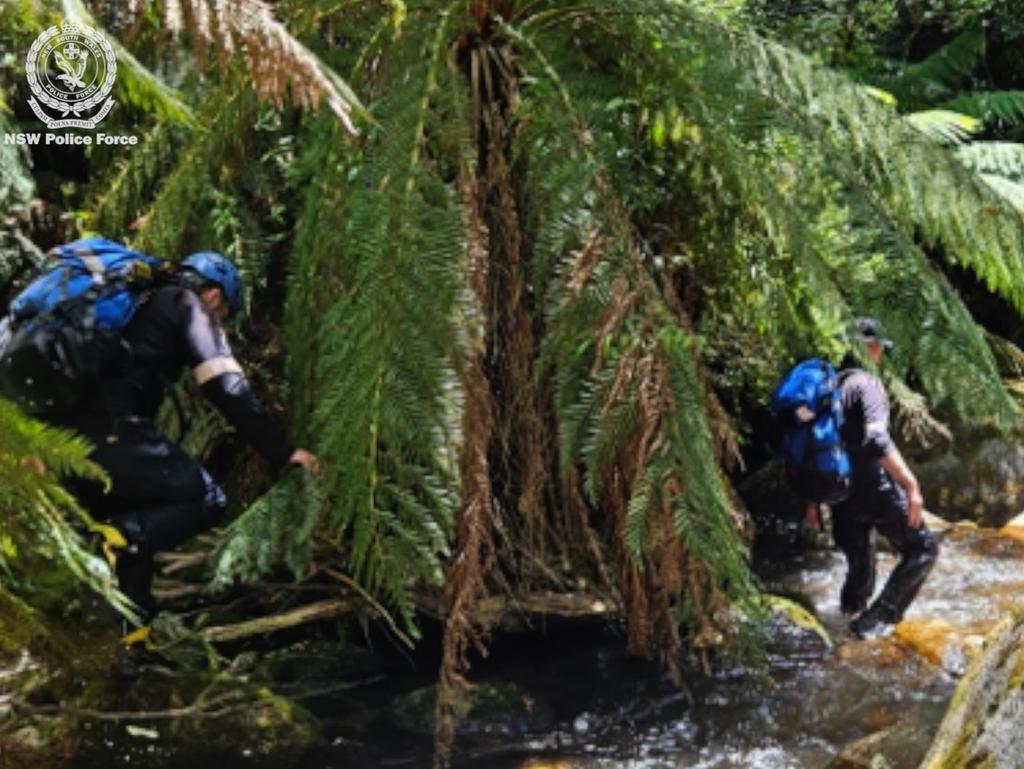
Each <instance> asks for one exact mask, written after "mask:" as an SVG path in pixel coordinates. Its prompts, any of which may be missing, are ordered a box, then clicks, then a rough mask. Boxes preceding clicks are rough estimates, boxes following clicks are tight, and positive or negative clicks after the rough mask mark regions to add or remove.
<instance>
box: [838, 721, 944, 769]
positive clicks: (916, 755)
mask: <svg viewBox="0 0 1024 769" xmlns="http://www.w3.org/2000/svg"><path fill="white" fill-rule="evenodd" d="M929 738H930V735H929V733H928V731H927V730H926V729H923V728H921V727H915V726H910V725H908V724H896V725H894V726H891V727H889V728H887V729H883V730H882V731H880V732H876V733H875V734H870V735H868V736H867V737H864V738H862V739H859V740H857V741H856V742H851V743H850V744H849V745H846V746H845V747H844V748H843V749H842V750H841V751H840V752H839V755H838V756H836V757H835V758H834V759H833V760H832V762H831V763H829V765H828V766H827V767H826V769H913V767H915V766H917V764H918V762H919V761H920V760H921V758H922V756H924V754H925V753H926V752H927V750H928V743H929Z"/></svg>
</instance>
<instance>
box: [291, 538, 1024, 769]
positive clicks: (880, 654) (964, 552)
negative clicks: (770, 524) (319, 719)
mask: <svg viewBox="0 0 1024 769" xmlns="http://www.w3.org/2000/svg"><path fill="white" fill-rule="evenodd" d="M893 563H894V559H893V558H892V557H891V556H886V555H883V556H881V558H880V577H883V578H884V576H885V574H886V572H887V571H888V569H889V568H891V566H892V564H893ZM843 574H844V563H843V558H842V556H841V555H839V554H838V553H835V552H819V553H815V554H813V555H812V556H809V557H806V558H804V559H800V560H794V561H791V562H790V563H789V565H788V568H787V572H786V573H785V574H783V575H780V576H778V577H776V578H774V579H773V584H774V585H776V586H777V587H778V588H779V589H782V590H786V591H790V592H794V593H800V594H803V595H805V596H806V597H808V598H810V599H811V600H812V601H813V603H814V605H815V608H816V610H817V612H818V614H819V616H820V618H821V620H822V623H823V624H824V625H825V627H826V628H827V629H828V630H829V632H830V634H831V635H832V637H833V639H834V642H835V643H834V646H833V647H832V648H826V647H824V645H823V644H822V643H821V642H820V641H819V640H817V638H816V636H814V635H813V634H810V633H807V632H805V631H800V630H798V629H796V628H794V627H793V626H792V625H791V624H789V623H787V622H784V621H782V620H781V619H780V620H779V621H777V622H774V623H773V638H774V640H773V642H772V644H771V649H770V653H769V660H768V666H767V669H766V670H765V671H763V672H762V673H760V674H756V673H753V672H751V671H749V670H746V669H744V668H740V667H734V668H725V669H723V670H721V671H719V672H718V673H717V674H716V675H715V676H713V677H712V678H711V679H702V678H700V677H699V676H694V677H693V679H692V682H691V684H690V689H689V692H681V691H679V690H678V689H676V688H675V687H674V686H673V685H672V684H671V683H668V682H667V681H666V680H665V678H664V676H663V674H662V672H661V670H660V669H659V668H658V667H657V666H654V665H648V664H643V663H640V662H638V661H636V660H631V659H629V658H627V657H625V656H624V655H623V653H622V651H621V648H622V643H621V639H619V638H616V637H615V634H614V633H612V632H608V631H606V632H601V631H600V630H595V631H594V632H593V633H592V634H591V635H590V637H589V638H587V639H582V640H581V639H578V638H577V639H574V641H572V642H569V643H566V642H565V640H564V639H563V640H560V641H558V642H557V643H556V644H553V646H552V647H551V648H547V649H543V648H533V649H527V650H525V651H524V650H522V649H520V650H519V651H518V653H512V654H507V653H503V651H502V650H500V649H499V650H496V652H495V655H493V658H497V659H498V660H499V661H498V662H496V663H492V664H491V665H490V666H486V665H485V666H483V667H482V668H481V669H479V670H477V669H475V670H474V674H475V675H474V679H475V680H477V681H481V680H482V681H492V682H493V681H497V680H501V681H514V682H515V683H516V685H517V687H518V691H519V692H520V693H521V694H520V700H521V703H522V707H521V709H522V710H523V711H524V712H526V715H524V716H523V718H522V719H519V720H516V719H511V720H500V719H499V720H496V721H494V722H492V723H490V724H488V723H486V722H485V723H484V724H483V725H480V724H477V725H476V726H475V727H474V731H475V733H474V734H471V735H468V736H463V737H461V738H460V740H459V742H458V746H457V751H456V755H457V757H458V760H457V761H456V765H457V766H458V767H459V768H460V769H485V768H486V769H669V767H672V768H673V769H675V768H682V767H687V768H690V769H740V768H741V767H742V768H743V769H751V768H753V769H822V768H823V767H825V766H827V765H828V764H829V762H830V761H831V760H832V759H833V758H834V757H835V756H836V754H837V753H838V752H839V751H840V749H841V748H842V747H843V746H844V745H845V744H847V743H849V742H852V741H854V740H857V739H859V738H862V737H864V736H867V735H870V734H873V733H875V732H879V731H881V730H883V729H885V728H887V727H890V726H895V725H899V726H900V727H901V734H902V733H904V731H905V733H906V734H907V737H906V745H905V750H904V749H901V750H900V751H899V752H900V753H901V755H897V756H896V757H895V758H896V763H897V766H895V767H894V769H904V768H905V769H912V767H914V766H915V765H916V763H917V762H918V761H919V759H920V756H921V754H922V753H923V751H924V750H925V748H926V746H927V744H928V742H929V741H930V738H931V735H932V734H933V733H934V730H935V728H936V727H937V725H938V723H939V721H940V720H941V718H942V715H943V712H944V710H945V706H946V704H947V702H948V700H949V697H950V695H951V694H952V691H953V688H954V687H955V685H956V673H958V672H960V671H962V668H963V659H962V657H963V654H964V651H963V650H964V648H966V647H967V646H969V645H970V644H966V645H965V644H963V643H946V644H945V648H939V649H938V651H937V652H935V653H934V655H933V658H935V659H937V660H938V661H939V662H940V664H933V663H931V662H928V661H927V660H926V659H924V658H923V657H922V655H921V653H919V652H918V651H913V650H911V649H910V648H909V647H908V646H907V645H906V644H905V643H901V642H899V641H896V640H892V639H882V640H879V641H873V642H861V641H855V640H852V639H850V637H849V634H848V632H847V631H846V629H845V621H844V620H843V618H842V617H841V615H840V614H839V606H838V591H839V586H840V585H841V583H842V578H843ZM881 582H882V580H881V579H880V580H879V583H880V584H881ZM1022 591H1024V546H1022V545H1021V544H1020V543H1018V542H1016V541H1014V540H1010V539H1007V538H1003V537H998V536H996V535H995V533H994V532H991V531H979V530H971V529H963V528H961V529H953V530H950V531H948V532H946V533H945V535H944V537H943V550H942V553H941V555H940V558H939V561H938V563H937V565H936V568H935V570H934V572H933V573H932V575H931V577H930V579H929V581H928V583H927V585H926V588H925V589H924V591H923V592H922V594H921V595H920V596H919V598H918V600H917V602H916V603H915V604H914V605H913V606H912V608H911V611H910V612H909V613H908V617H907V619H908V620H910V622H908V623H907V626H908V627H910V626H913V625H915V624H916V625H923V626H925V627H929V626H931V624H934V623H931V622H930V620H935V622H936V623H938V624H940V625H941V626H942V628H944V630H945V633H946V635H945V636H944V638H945V639H946V640H947V641H948V640H949V638H952V639H954V640H959V641H962V640H964V639H965V638H966V639H967V641H970V640H971V634H975V635H974V638H977V637H978V636H977V634H978V633H982V632H984V630H985V628H986V627H988V626H990V625H991V624H992V623H993V622H994V621H995V619H996V618H997V617H998V616H999V613H1000V611H1002V610H1005V608H1007V607H1008V606H1010V605H1012V604H1013V602H1015V601H1017V600H1018V596H1020V595H1024V592H1022ZM925 620H929V622H925ZM917 643H919V644H920V647H921V649H924V650H925V651H926V652H927V650H928V649H929V648H930V647H929V643H932V646H936V643H935V642H934V639H932V640H931V641H929V639H927V638H924V639H919V641H918V642H917ZM939 646H941V644H940V645H939ZM937 648H938V647H937ZM493 658H492V659H493ZM947 671H949V672H947ZM322 710H327V708H324V709H322ZM322 715H325V716H328V722H329V721H330V719H329V714H328V713H327V712H322ZM531 721H532V725H531ZM329 731H330V733H331V734H332V736H333V739H334V741H335V745H334V747H332V748H330V749H327V750H325V751H322V752H321V753H319V754H318V755H317V756H316V757H314V758H312V759H311V760H310V761H309V762H307V763H305V764H304V765H303V767H302V769H341V767H346V769H357V768H358V769H362V767H366V768H367V769H369V767H375V768H376V767H411V768H418V767H429V766H430V744H429V739H428V737H427V736H426V735H425V734H420V735H418V736H417V735H413V734H410V733H409V732H408V731H407V730H403V729H402V728H401V727H399V726H396V723H395V721H394V720H393V719H389V718H388V717H380V716H377V717H371V718H369V719H368V721H367V722H366V723H365V726H364V727H363V728H362V729H361V731H358V732H353V731H352V730H351V728H350V726H346V725H345V724H344V723H337V724H334V725H333V726H331V727H329Z"/></svg>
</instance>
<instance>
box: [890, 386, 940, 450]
mask: <svg viewBox="0 0 1024 769" xmlns="http://www.w3.org/2000/svg"><path fill="white" fill-rule="evenodd" d="M886 384H887V385H888V389H889V394H890V396H891V397H892V402H893V406H894V409H893V410H894V412H895V416H896V420H895V421H896V425H897V428H898V431H899V435H900V438H901V439H902V440H904V441H907V442H909V443H912V444H915V445H918V446H921V447H923V448H928V447H930V446H931V445H932V443H933V442H935V441H943V442H946V443H948V442H950V441H952V440H953V434H952V432H950V429H949V427H948V426H947V425H946V424H945V423H944V422H942V421H940V420H938V419H936V418H935V417H934V416H933V415H932V413H931V411H930V410H929V409H928V403H927V401H926V400H925V398H924V396H923V395H921V393H917V392H914V391H913V390H911V389H910V388H909V387H908V386H907V385H906V384H905V383H904V382H903V381H902V380H900V379H893V380H892V381H890V382H887V383H886Z"/></svg>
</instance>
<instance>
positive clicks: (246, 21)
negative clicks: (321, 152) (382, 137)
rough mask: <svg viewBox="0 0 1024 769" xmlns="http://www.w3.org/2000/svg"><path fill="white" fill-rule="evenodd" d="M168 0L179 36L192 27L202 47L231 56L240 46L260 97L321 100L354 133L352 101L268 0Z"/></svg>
mask: <svg viewBox="0 0 1024 769" xmlns="http://www.w3.org/2000/svg"><path fill="white" fill-rule="evenodd" d="M184 2H185V3H186V5H187V7H188V11H189V12H188V14H185V13H184V12H183V10H182V0H163V17H164V27H165V28H166V29H167V31H168V32H169V33H170V34H171V35H172V36H174V37H177V36H179V35H180V34H181V33H182V32H184V31H186V30H187V31H188V33H189V34H190V35H191V36H192V37H193V38H194V40H195V41H196V45H197V47H198V48H199V50H200V52H203V51H205V49H206V47H207V46H208V45H210V44H212V45H214V46H215V47H216V48H217V50H218V52H219V53H220V54H221V60H222V62H226V60H227V58H228V57H230V56H231V55H232V54H233V53H234V52H235V51H236V50H237V49H238V47H239V46H241V50H242V54H243V55H244V56H245V60H246V64H247V65H248V68H249V75H250V80H251V82H252V86H253V88H254V89H255V91H256V93H257V94H259V96H260V98H262V99H265V100H266V101H269V102H270V103H271V104H273V105H275V106H281V105H282V104H284V102H285V100H286V99H289V100H290V101H291V103H292V104H294V105H296V106H298V107H300V108H302V109H315V108H317V107H318V106H319V105H320V103H321V102H326V103H327V106H328V107H329V108H330V109H331V111H332V112H334V114H335V115H336V116H337V117H338V119H339V120H340V121H341V122H342V124H343V125H344V126H345V128H346V129H347V130H348V132H349V133H351V134H357V133H358V131H357V130H356V127H355V125H354V124H353V123H352V109H353V107H354V106H355V105H353V104H352V102H351V100H350V98H348V97H346V96H345V95H344V94H343V93H342V92H341V90H340V89H339V87H338V86H337V85H336V84H335V81H333V80H332V79H331V77H330V76H329V75H328V74H327V72H326V71H325V67H324V65H322V64H321V62H320V61H319V60H318V59H317V57H316V56H315V55H314V54H313V52H312V51H310V50H309V49H308V48H306V46H304V45H303V44H302V43H300V42H299V41H298V40H297V39H296V38H295V37H294V36H293V35H292V34H291V33H290V32H289V31H288V30H287V28H286V27H285V26H284V25H283V24H281V22H279V21H278V20H277V19H276V18H274V13H273V10H272V9H271V7H270V6H269V5H268V4H267V3H265V2H263V0H214V2H213V7H212V9H211V7H210V5H209V2H208V0H184Z"/></svg>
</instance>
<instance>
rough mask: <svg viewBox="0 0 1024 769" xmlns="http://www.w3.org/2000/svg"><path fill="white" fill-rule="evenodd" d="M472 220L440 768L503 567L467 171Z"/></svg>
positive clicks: (473, 224) (439, 713) (471, 225)
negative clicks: (497, 548) (491, 588)
mask: <svg viewBox="0 0 1024 769" xmlns="http://www.w3.org/2000/svg"><path fill="white" fill-rule="evenodd" d="M459 189H460V192H461V196H462V203H463V212H464V216H465V222H466V273H467V277H468V281H469V292H468V297H467V305H468V309H467V315H468V316H469V318H470V324H469V328H468V333H469V350H468V358H467V359H466V360H465V361H463V362H462V363H461V364H460V365H459V379H460V381H461V384H462V388H463V390H464V392H465V410H464V411H463V416H462V435H463V439H462V446H461V448H460V452H459V479H460V499H461V506H460V509H459V515H458V521H457V527H456V549H455V558H454V560H453V562H452V566H451V569H450V570H449V572H448V579H447V582H446V585H445V596H444V602H445V606H446V607H447V619H446V620H445V628H444V640H443V650H442V656H441V670H440V673H439V676H438V687H437V703H436V706H435V727H434V765H435V766H437V767H441V766H445V765H447V763H448V759H449V756H450V754H451V748H452V744H453V743H454V740H455V727H456V723H457V720H458V713H459V705H460V702H461V701H462V700H463V699H464V696H465V694H466V690H467V688H468V686H469V682H468V681H467V680H466V677H465V675H464V671H465V670H466V668H467V667H468V661H467V658H466V655H467V653H468V651H469V648H470V646H471V645H474V644H480V643H481V640H482V636H483V634H484V633H485V632H486V629H485V628H481V627H479V626H478V625H477V623H476V620H475V618H474V613H475V612H474V610H475V608H476V606H477V605H478V603H479V602H480V600H481V599H482V598H483V597H484V596H485V595H486V583H485V577H486V575H487V574H488V573H489V572H490V571H492V570H493V568H494V564H495V561H496V556H495V552H494V540H493V537H492V534H491V526H492V517H493V511H492V498H493V491H492V488H491V467H490V461H489V459H488V451H489V448H490V444H491V440H492V436H493V432H494V413H493V409H492V403H491V392H490V385H489V383H488V381H487V377H486V375H485V374H484V363H485V356H486V339H485V332H484V329H485V328H486V322H485V319H486V315H485V312H486V310H485V308H486V301H487V286H488V252H487V237H488V231H487V226H486V224H485V223H484V221H483V218H482V217H481V215H480V209H479V206H478V196H477V194H476V183H475V180H474V177H473V174H472V173H471V172H470V171H469V169H467V168H463V169H462V173H461V174H460V179H459Z"/></svg>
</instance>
